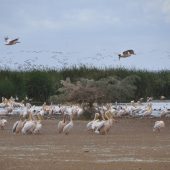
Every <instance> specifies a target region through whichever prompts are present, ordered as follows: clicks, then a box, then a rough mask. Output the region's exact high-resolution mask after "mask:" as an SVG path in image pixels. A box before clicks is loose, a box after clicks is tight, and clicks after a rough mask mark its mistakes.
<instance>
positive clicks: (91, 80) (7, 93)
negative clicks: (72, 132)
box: [0, 66, 170, 103]
mask: <svg viewBox="0 0 170 170" xmlns="http://www.w3.org/2000/svg"><path fill="white" fill-rule="evenodd" d="M162 95H163V96H165V97H166V98H167V99H170V70H161V71H147V70H137V69H125V68H95V67H90V68H89V67H86V66H80V67H72V68H63V69H61V70H54V69H48V68H46V69H44V68H43V70H36V69H34V70H30V71H11V70H0V97H2V96H3V97H6V98H10V97H11V96H13V97H15V96H17V97H18V98H19V99H20V100H23V99H24V98H25V96H28V98H31V99H32V101H33V102H44V101H47V102H50V101H52V102H55V103H60V102H70V101H72V102H79V103H81V102H87V101H88V102H115V101H119V102H126V101H129V100H138V99H139V98H141V97H143V98H146V97H147V96H152V97H153V98H154V99H159V98H160V96H162Z"/></svg>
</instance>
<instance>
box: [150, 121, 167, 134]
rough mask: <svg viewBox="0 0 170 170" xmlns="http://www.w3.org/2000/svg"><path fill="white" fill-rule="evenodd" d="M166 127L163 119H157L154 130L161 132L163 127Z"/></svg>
mask: <svg viewBox="0 0 170 170" xmlns="http://www.w3.org/2000/svg"><path fill="white" fill-rule="evenodd" d="M164 127H165V123H164V121H163V120H159V121H156V122H155V124H154V126H153V131H154V132H155V131H158V132H160V130H161V128H164Z"/></svg>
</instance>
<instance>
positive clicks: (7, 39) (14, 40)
mask: <svg viewBox="0 0 170 170" xmlns="http://www.w3.org/2000/svg"><path fill="white" fill-rule="evenodd" d="M18 40H19V38H16V39H12V40H11V39H9V38H8V37H5V45H15V44H16V43H20V42H19V41H18Z"/></svg>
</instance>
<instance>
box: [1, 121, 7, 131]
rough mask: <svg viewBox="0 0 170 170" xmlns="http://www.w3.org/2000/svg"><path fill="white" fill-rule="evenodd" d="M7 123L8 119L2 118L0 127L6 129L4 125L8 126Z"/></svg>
mask: <svg viewBox="0 0 170 170" xmlns="http://www.w3.org/2000/svg"><path fill="white" fill-rule="evenodd" d="M6 124H7V120H6V119H1V120H0V127H1V129H4V127H5V126H6Z"/></svg>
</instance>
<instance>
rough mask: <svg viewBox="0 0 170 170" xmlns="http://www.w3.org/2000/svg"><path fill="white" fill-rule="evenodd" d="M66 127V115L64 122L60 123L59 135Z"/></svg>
mask: <svg viewBox="0 0 170 170" xmlns="http://www.w3.org/2000/svg"><path fill="white" fill-rule="evenodd" d="M66 125H67V121H66V115H64V116H63V120H61V121H59V123H58V133H61V132H62V131H63V128H64V127H65V126H66Z"/></svg>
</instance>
